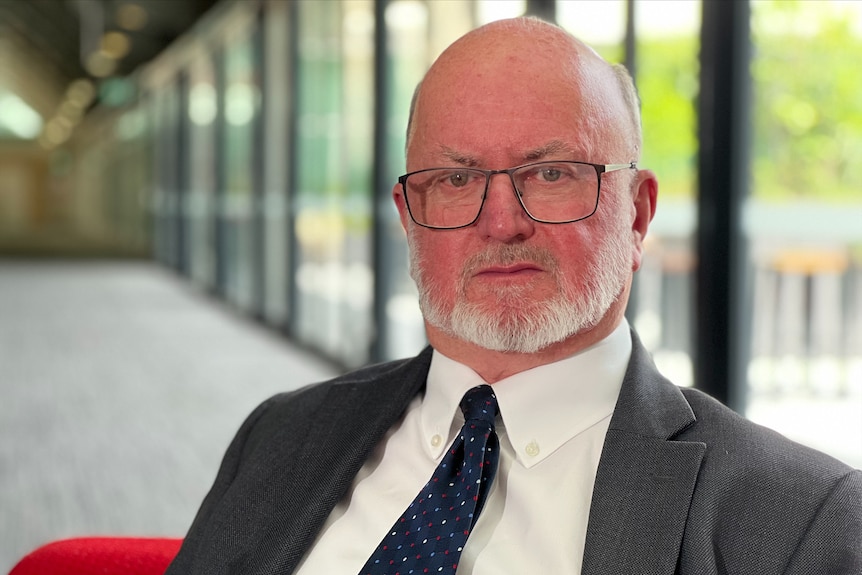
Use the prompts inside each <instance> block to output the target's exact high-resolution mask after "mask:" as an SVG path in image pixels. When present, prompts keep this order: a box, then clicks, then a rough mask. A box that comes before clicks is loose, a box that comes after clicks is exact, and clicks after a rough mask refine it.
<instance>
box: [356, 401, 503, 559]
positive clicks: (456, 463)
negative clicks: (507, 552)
mask: <svg viewBox="0 0 862 575" xmlns="http://www.w3.org/2000/svg"><path fill="white" fill-rule="evenodd" d="M461 411H462V412H464V420H465V421H464V427H462V428H461V433H459V434H458V437H457V438H456V439H455V442H454V443H452V446H451V447H450V448H449V451H448V452H446V454H445V455H444V456H443V460H442V461H441V462H440V465H438V466H437V469H435V470H434V475H432V476H431V479H430V481H428V483H426V484H425V487H423V488H422V490H421V491H420V492H419V495H417V496H416V499H414V500H413V502H412V503H411V504H410V505H409V506H408V507H407V510H406V511H404V514H403V515H402V516H401V517H400V518H399V519H398V521H396V522H395V525H393V526H392V528H391V529H390V530H389V533H387V535H386V536H385V537H384V538H383V541H381V542H380V545H378V546H377V550H376V551H374V553H373V554H372V555H371V557H370V558H369V559H368V561H367V562H366V563H365V566H364V567H363V568H362V571H360V574H359V575H409V574H410V573H415V574H419V573H448V574H452V573H455V571H456V570H457V569H458V560H459V558H460V557H461V550H462V549H463V548H464V544H465V543H466V542H467V537H468V536H469V535H470V530H471V529H472V528H473V525H475V524H476V520H477V519H478V518H479V512H481V511H482V506H483V505H484V504H485V497H486V496H487V494H488V491H489V490H490V489H491V484H492V482H493V480H494V475H495V473H496V472H497V462H498V461H499V450H498V446H499V444H498V441H497V434H496V433H495V432H494V417H495V416H496V414H497V398H496V397H495V396H494V392H493V391H492V389H491V386H489V385H480V386H478V387H474V388H473V389H471V390H470V391H468V392H467V393H466V394H465V395H464V399H462V400H461Z"/></svg>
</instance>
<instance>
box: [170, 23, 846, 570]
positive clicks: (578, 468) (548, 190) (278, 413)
mask: <svg viewBox="0 0 862 575" xmlns="http://www.w3.org/2000/svg"><path fill="white" fill-rule="evenodd" d="M640 148H641V142H640V128H639V112H638V109H637V99H636V96H635V94H634V89H633V87H632V86H631V81H630V79H629V78H628V76H627V75H626V74H625V73H624V72H623V71H622V70H621V69H620V68H618V67H612V66H610V65H608V64H607V63H606V62H604V61H603V60H602V59H601V58H599V57H598V56H597V55H596V54H595V53H594V52H593V51H592V50H590V49H589V48H588V47H586V46H585V45H583V44H582V43H580V42H579V41H577V40H575V39H574V38H572V37H571V36H569V35H568V34H566V33H565V32H563V31H562V30H560V29H559V28H556V27H554V26H551V25H549V24H545V23H541V22H539V21H537V20H531V19H514V20H508V21H502V22H496V23H493V24H489V25H487V26H484V27H482V28H480V29H478V30H475V31H473V32H471V33H469V34H467V35H466V36H464V37H463V38H461V39H460V40H458V41H457V42H455V43H454V44H453V45H452V46H451V47H450V48H449V49H447V50H446V51H445V52H444V53H443V54H442V55H441V56H440V58H439V59H438V60H437V61H436V62H435V63H434V65H433V66H432V67H431V69H430V70H429V71H428V73H427V75H426V76H425V78H424V80H423V82H422V84H421V86H420V87H419V88H418V90H417V93H416V96H415V100H414V106H413V110H412V112H411V120H410V125H409V127H408V142H407V175H405V176H403V177H402V178H401V179H400V180H399V183H398V184H396V185H395V187H394V188H393V197H394V200H395V203H396V205H397V207H398V211H399V214H400V216H401V222H402V225H403V226H404V228H405V230H406V232H407V237H408V242H409V247H410V253H411V273H412V276H413V278H414V279H415V281H416V283H417V285H418V287H419V292H420V300H421V301H420V303H421V307H422V311H423V314H424V318H425V323H426V330H427V335H428V340H429V342H430V344H431V346H430V348H429V349H426V350H425V351H424V352H423V353H421V354H420V355H419V356H418V357H416V358H413V359H410V360H406V361H400V362H393V363H389V364H385V365H380V366H373V367H369V368H366V369H363V370H360V371H358V372H355V373H351V374H348V375H345V376H343V377H340V378H338V379H336V380H334V381H331V382H327V383H323V384H320V385H316V386H311V387H308V388H305V389H302V390H299V391H297V392H294V393H290V394H286V395H283V396H278V397H275V398H273V399H271V400H269V401H268V402H266V403H265V404H263V405H262V406H261V407H259V408H258V409H257V410H256V411H255V412H254V413H253V414H252V415H251V416H250V417H249V419H248V420H247V421H246V422H245V424H244V425H243V427H242V428H241V430H240V431H239V433H238V434H237V436H236V438H235V439H234V441H233V443H232V444H231V446H230V448H229V449H228V452H227V454H226V456H225V459H224V462H223V464H222V467H221V470H220V471H219V474H218V476H217V478H216V480H215V484H214V485H213V488H212V490H211V491H210V493H209V495H208V496H207V498H206V500H205V501H204V503H203V505H202V507H201V510H200V512H199V514H198V516H197V518H196V519H195V522H194V524H193V525H192V528H191V530H190V532H189V534H188V536H187V538H186V540H185V542H184V545H183V547H182V550H181V552H180V554H179V556H178V557H177V559H176V561H175V562H174V564H173V565H172V566H171V568H170V569H169V570H168V574H169V575H178V574H181V573H190V574H191V573H194V574H198V573H199V574H202V575H203V574H206V575H213V574H216V573H242V574H247V573H294V572H295V573H300V574H308V573H327V574H329V573H348V574H354V573H360V572H362V573H366V572H368V573H414V572H415V573H423V572H429V567H428V565H435V566H434V567H432V568H433V572H447V573H453V572H455V571H457V573H459V574H465V573H473V574H492V573H493V574H499V573H531V574H532V573H575V574H578V573H580V574H581V575H599V574H606V575H621V574H647V573H650V574H672V573H679V574H696V575H709V574H716V575H717V574H724V573H728V574H752V575H754V574H757V575H763V574H779V573H782V574H787V575H792V574H797V575H802V574H814V573H818V574H824V575H826V574H829V575H839V574H847V575H849V574H859V573H862V472H859V471H854V470H851V469H850V468H848V467H847V466H844V465H843V464H841V463H839V462H837V461H835V460H833V459H831V458H829V457H827V456H825V455H822V454H819V453H817V452H814V451H812V450H809V449H806V448H804V447H802V446H799V445H796V444H793V443H791V442H790V441H788V440H786V439H784V438H782V437H780V436H779V435H777V434H774V433H772V432H770V431H768V430H765V429H763V428H761V427H758V426H756V425H754V424H752V423H750V422H747V421H745V420H744V419H742V418H741V417H739V416H737V415H735V414H733V413H732V412H731V411H730V410H728V409H726V408H725V407H723V406H721V405H720V404H719V403H717V402H715V401H714V400H712V399H710V398H708V397H706V396H704V395H703V394H701V393H699V392H697V391H694V390H690V389H679V388H677V387H675V386H673V385H672V384H670V383H669V382H667V381H666V380H665V379H663V378H662V377H661V375H659V374H658V372H657V371H656V369H655V367H654V366H653V364H652V363H651V361H650V359H649V358H648V356H647V353H646V352H645V350H644V349H643V347H642V346H641V344H640V343H639V342H638V340H637V337H636V336H635V335H634V333H633V332H631V331H630V329H629V327H628V326H627V324H626V322H625V319H624V315H623V313H624V310H625V306H626V302H627V300H628V296H629V289H630V287H631V280H632V274H633V272H634V271H636V270H637V269H638V267H639V266H640V263H641V256H642V252H643V240H644V237H645V236H646V233H647V229H648V227H649V223H650V221H651V219H652V217H653V214H654V211H655V206H656V195H657V184H656V178H655V176H654V174H652V173H651V172H649V171H648V170H642V169H638V168H636V167H635V166H636V162H637V160H638V157H639V153H640ZM487 384H490V385H491V388H490V389H491V390H492V391H493V394H492V395H487V393H488V391H487V390H488V387H487ZM477 386H478V387H477ZM472 389H480V390H485V391H484V392H483V393H486V395H484V396H483V399H482V401H481V403H482V405H483V406H487V409H485V410H483V411H484V412H485V416H486V418H485V419H482V421H481V422H480V421H479V419H477V417H479V416H476V415H473V414H472V412H470V413H471V415H467V414H468V408H466V407H465V408H464V414H465V415H463V416H462V415H461V413H460V412H459V410H458V405H459V402H461V398H462V396H463V395H465V392H468V390H472ZM468 395H469V393H468ZM494 401H496V404H497V408H498V410H499V414H498V415H496V417H494V414H495V410H494V404H493V402H494ZM465 403H466V399H465ZM488 413H490V415H488ZM465 419H466V420H467V423H466V424H465V425H464V427H463V428H462V422H464V421H465ZM477 425H479V426H480V427H481V426H482V425H487V426H489V429H488V430H486V431H484V432H480V433H477V434H475V438H478V439H479V441H480V442H482V441H487V442H488V443H487V446H486V447H482V448H481V449H480V450H479V456H478V459H477V460H476V461H475V462H469V461H467V454H468V452H469V455H470V456H472V455H473V451H472V448H469V447H468V448H464V447H463V446H461V444H460V443H459V441H463V442H465V443H466V442H468V441H472V439H474V437H473V436H472V435H470V436H469V439H463V438H464V437H466V436H467V435H468V434H469V433H470V432H469V430H468V428H475V427H476V426H477ZM459 429H460V430H461V431H460V432H459ZM483 438H484V439H483ZM450 443H451V444H452V445H453V447H452V449H451V450H447V449H446V448H447V446H449V445H450ZM483 445H485V444H483ZM498 451H499V454H497V452H498ZM462 456H463V458H464V461H463V462H459V463H457V464H454V465H457V466H458V473H457V474H456V478H454V479H452V480H451V481H450V482H449V483H448V485H449V486H450V488H452V489H455V490H461V487H459V485H460V484H458V483H457V482H458V481H463V477H464V475H466V474H467V473H468V471H467V470H468V467H469V469H470V471H469V472H470V473H472V472H473V471H474V468H473V467H472V466H473V465H474V463H475V466H476V467H475V471H476V473H479V474H481V479H477V480H476V482H475V485H476V489H478V491H477V492H476V495H475V496H467V497H461V499H460V503H458V504H457V506H460V505H463V504H464V503H469V504H470V505H474V504H475V506H476V508H475V511H471V512H469V514H467V513H461V515H465V516H466V515H469V520H468V521H462V520H463V519H464V518H463V517H462V516H460V515H455V516H453V517H454V518H453V519H451V521H457V522H459V525H465V527H464V529H463V530H462V529H461V528H460V527H458V528H457V529H451V530H450V531H451V533H450V534H449V535H443V536H442V539H443V542H442V543H440V545H444V544H445V543H446V539H447V538H448V537H453V538H455V537H456V536H457V537H458V538H461V541H460V542H457V543H453V544H450V545H448V546H445V545H444V546H442V547H441V546H437V544H436V543H434V540H436V541H440V540H441V535H440V534H439V532H437V531H433V530H434V529H437V528H438V527H437V525H435V522H434V521H429V522H428V524H427V525H426V524H425V523H424V520H423V519H422V517H424V516H423V515H422V514H423V513H426V512H427V511H425V510H423V511H416V510H417V509H420V508H422V509H425V508H424V507H423V506H427V505H428V503H429V501H431V502H433V501H442V498H446V497H447V493H448V492H446V491H444V492H443V494H442V495H440V494H438V492H437V491H433V490H434V489H438V487H439V486H438V484H440V483H443V482H439V481H437V478H438V477H440V475H439V474H440V473H441V472H443V471H445V469H444V468H447V466H449V464H448V463H447V461H449V460H448V459H447V458H449V457H462ZM454 465H453V466H454ZM461 465H463V468H462V467H460V466H461ZM489 468H496V471H495V472H494V471H493V469H491V470H489ZM441 470H443V471H441ZM486 474H488V475H487V476H486ZM429 477H431V478H432V479H431V480H430V481H429ZM447 481H448V480H447ZM426 482H427V484H426ZM470 483H472V480H470V482H469V483H464V484H463V485H464V487H463V489H467V490H469V489H471V485H470ZM423 486H424V487H423ZM453 486H454V487H453ZM488 486H490V487H488ZM442 489H445V487H442ZM426 490H428V491H426ZM417 493H418V495H417ZM470 493H473V492H470ZM423 494H424V495H423ZM458 495H461V493H460V492H459V494H458ZM435 498H436V499H435ZM449 500H451V498H450V499H449ZM471 501H472V502H471ZM447 505H448V504H445V505H439V504H438V507H437V508H436V509H433V510H432V511H433V512H438V511H440V509H441V508H443V507H446V506H447ZM448 507H449V510H450V511H452V510H453V509H454V511H453V512H454V513H456V514H457V513H458V510H457V509H455V508H456V505H455V504H453V505H449V506H448ZM405 509H408V510H409V509H412V510H413V511H406V512H405ZM471 509H472V507H471ZM417 515H419V516H420V517H419V519H418V520H417V519H416V517H417ZM404 521H418V522H417V523H416V525H417V527H415V528H413V527H411V528H409V529H407V528H399V524H403V522H404ZM447 521H448V519H443V520H442V521H437V524H439V523H446V522H447ZM390 527H391V529H390ZM421 529H425V532H423V533H422V534H421V535H418V536H417V533H416V531H418V530H421ZM411 531H413V533H411ZM425 533H431V535H430V536H426V535H425ZM434 533H437V535H434ZM390 537H394V538H396V539H397V545H396V543H395V542H393V541H394V540H393V539H390ZM429 537H430V539H432V544H434V545H435V546H434V547H433V548H432V549H433V550H432V551H431V552H426V551H425V549H426V547H425V546H427V545H428V539H429ZM465 538H466V543H464V542H463V540H464V539H465ZM453 540H454V539H453ZM394 548H398V550H399V551H398V555H391V554H392V553H394V551H392V550H393V549H394ZM387 553H389V554H390V555H386V554H387ZM414 553H415V555H414ZM450 554H451V555H450ZM402 555H403V558H402ZM441 556H443V557H445V563H444V564H443V565H442V566H440V567H439V569H438V568H437V567H436V565H437V563H431V562H432V561H437V560H438V559H440V558H441ZM450 557H451V559H450ZM381 558H383V559H381ZM402 561H403V562H404V563H403V565H404V566H403V567H402V563H401V562H402ZM426 561H428V562H429V563H426ZM408 565H409V566H408Z"/></svg>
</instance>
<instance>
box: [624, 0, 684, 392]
mask: <svg viewBox="0 0 862 575" xmlns="http://www.w3.org/2000/svg"><path fill="white" fill-rule="evenodd" d="M700 10H701V7H700V2H699V1H685V2H678V1H673V2H667V1H643V2H637V3H635V15H634V17H635V39H636V66H635V68H636V73H637V78H636V82H637V86H638V90H639V92H640V96H641V107H642V122H643V135H644V146H643V148H644V149H643V155H642V157H641V161H640V166H641V167H643V168H648V169H651V170H653V171H654V172H655V173H656V175H657V177H658V181H659V198H658V209H657V210H656V216H655V219H654V220H653V223H652V225H651V226H650V230H649V235H648V236H647V238H646V244H645V248H646V255H645V257H644V262H643V266H642V267H641V269H640V270H639V271H638V273H637V274H635V289H634V292H633V299H632V303H631V304H630V305H632V307H633V310H632V311H633V312H634V325H635V328H636V329H637V330H638V333H639V335H640V336H641V338H642V340H643V342H644V345H645V346H646V347H647V349H649V350H650V351H651V352H652V354H653V357H654V359H655V362H656V365H657V366H658V368H659V369H660V370H661V371H662V373H664V374H665V375H666V376H668V377H669V378H670V379H671V380H672V381H673V382H674V383H677V384H679V385H692V383H693V375H694V372H693V364H692V342H693V339H694V335H693V331H692V329H693V325H694V320H693V317H692V310H693V307H694V303H693V298H694V295H693V288H694V285H693V273H694V266H695V256H694V232H695V226H696V220H697V215H696V214H697V206H696V191H695V188H696V184H697V177H696V158H697V155H696V154H697V147H698V146H697V141H696V134H697V114H696V99H697V92H698V72H699V65H698V52H699V42H700V40H699V36H700Z"/></svg>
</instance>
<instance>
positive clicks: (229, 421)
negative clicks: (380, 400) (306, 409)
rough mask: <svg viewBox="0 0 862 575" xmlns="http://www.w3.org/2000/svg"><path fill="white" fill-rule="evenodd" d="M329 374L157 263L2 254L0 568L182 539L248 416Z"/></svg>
mask: <svg viewBox="0 0 862 575" xmlns="http://www.w3.org/2000/svg"><path fill="white" fill-rule="evenodd" d="M336 372H337V368H335V367H333V366H332V365H329V364H327V363H325V362H323V361H321V360H320V359H318V358H316V357H315V356H312V355H310V354H309V353H307V352H305V351H302V350H300V349H298V348H296V347H295V346H293V345H292V344H291V343H289V342H288V341H287V340H286V339H282V338H280V337H279V336H278V335H277V334H276V333H275V332H274V331H272V330H268V329H265V328H264V327H262V326H260V325H257V324H255V323H253V322H252V321H251V320H249V319H246V318H245V317H244V316H241V315H239V314H236V313H234V312H233V311H232V310H231V309H229V308H228V307H226V305H225V304H223V303H221V302H220V301H219V300H216V299H213V298H210V297H209V296H207V295H205V294H203V293H201V292H200V291H198V290H196V289H195V288H194V287H192V285H191V284H190V283H189V282H187V281H183V280H180V279H179V278H177V277H176V276H175V275H173V273H172V272H170V271H169V270H166V269H165V268H163V267H162V266H160V265H158V264H154V263H149V262H145V261H140V262H134V261H105V260H90V261H77V262H61V261H50V260H45V261H28V260H15V259H12V260H4V259H0V381H2V400H0V436H2V437H3V440H2V441H0V510H2V516H3V521H0V572H2V573H5V572H7V571H8V569H9V568H10V567H11V566H12V564H13V563H14V562H15V561H16V560H17V559H18V558H19V557H20V556H22V555H23V554H25V553H26V552H28V551H30V550H31V549H33V548H35V547H36V546H38V545H40V544H42V543H44V542H47V541H50V540H54V539H58V538H63V537H71V536H81V535H106V534H128V535H142V536H145V535H168V536H182V535H184V534H185V531H186V529H187V528H188V526H189V524H190V523H191V521H192V519H193V517H194V514H195V512H196V510H197V507H198V505H199V504H200V502H201V500H202V499H203V497H204V495H205V494H206V492H207V490H208V489H209V486H210V483H211V482H212V480H213V479H214V477H215V473H216V470H217V467H218V464H219V462H220V460H221V456H222V454H223V452H224V450H225V448H226V447H227V445H228V442H229V441H230V439H231V437H232V436H233V434H234V433H235V431H236V430H237V428H238V427H239V425H240V424H241V423H242V420H243V418H244V417H245V416H246V415H247V414H248V413H249V412H250V411H251V410H252V409H253V408H254V407H255V406H256V405H257V404H258V403H259V402H261V401H263V400H264V399H266V398H267V397H269V396H270V395H272V394H275V393H278V392H281V391H288V390H291V389H295V388H297V387H299V386H302V385H304V384H307V383H310V382H314V381H318V380H321V379H324V378H328V377H330V376H332V375H334V374H335V373H336Z"/></svg>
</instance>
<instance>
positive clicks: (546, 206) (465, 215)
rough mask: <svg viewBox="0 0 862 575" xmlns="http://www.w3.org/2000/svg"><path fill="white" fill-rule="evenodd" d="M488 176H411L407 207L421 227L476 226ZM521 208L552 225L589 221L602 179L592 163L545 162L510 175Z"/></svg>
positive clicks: (446, 171)
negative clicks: (472, 224)
mask: <svg viewBox="0 0 862 575" xmlns="http://www.w3.org/2000/svg"><path fill="white" fill-rule="evenodd" d="M489 177H491V176H489V175H486V173H485V172H482V171H480V170H472V169H469V168H439V169H431V170H424V171H420V172H415V173H413V174H410V175H409V176H408V177H407V178H406V181H405V184H404V188H405V191H406V195H407V204H408V207H409V209H410V213H411V215H412V217H413V219H414V220H416V222H417V223H418V224H420V225H424V226H430V227H436V228H456V227H461V226H466V225H469V224H470V223H472V222H473V221H474V220H475V219H476V218H477V217H478V215H479V211H480V210H481V209H482V202H483V200H484V195H485V190H486V187H487V185H488V179H489ZM512 181H513V182H514V184H515V189H516V191H517V192H518V196H519V199H520V201H521V205H522V206H523V207H524V209H525V210H526V211H527V213H528V214H529V215H530V217H532V218H533V219H535V220H539V221H542V222H548V223H562V222H570V221H575V220H579V219H583V218H586V217H588V216H590V215H592V213H593V212H594V211H595V209H596V204H597V202H598V192H599V176H598V173H597V172H596V169H595V168H594V167H593V166H592V165H590V164H579V163H575V162H542V163H539V164H531V165H528V166H522V167H521V168H518V169H517V170H515V171H513V172H512Z"/></svg>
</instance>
